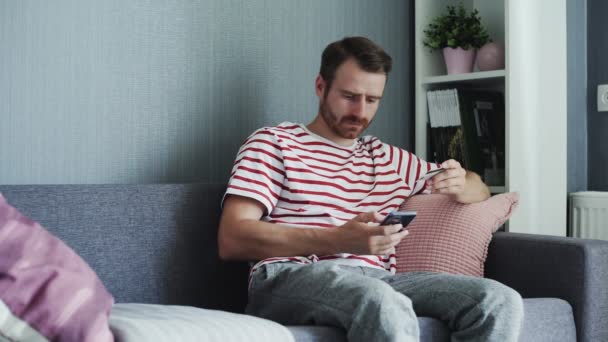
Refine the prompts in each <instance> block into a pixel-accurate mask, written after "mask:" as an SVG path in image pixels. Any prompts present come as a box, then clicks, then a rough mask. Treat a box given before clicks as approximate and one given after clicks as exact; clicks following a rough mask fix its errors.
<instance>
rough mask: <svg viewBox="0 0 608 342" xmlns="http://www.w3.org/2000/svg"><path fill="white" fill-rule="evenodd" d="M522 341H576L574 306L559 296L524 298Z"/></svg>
mask: <svg viewBox="0 0 608 342" xmlns="http://www.w3.org/2000/svg"><path fill="white" fill-rule="evenodd" d="M519 340H520V341H522V342H526V341H530V342H532V341H534V342H575V341H576V327H575V326H574V317H573V316H572V307H571V306H570V304H568V302H566V301H565V300H562V299H557V298H526V299H524V326H523V329H522V332H521V336H520V338H519Z"/></svg>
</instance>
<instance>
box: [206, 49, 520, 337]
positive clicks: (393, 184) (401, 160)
mask: <svg viewBox="0 0 608 342" xmlns="http://www.w3.org/2000/svg"><path fill="white" fill-rule="evenodd" d="M391 63H392V62H391V58H390V56H388V54H386V52H384V51H383V50H382V49H381V48H380V47H379V46H377V45H376V44H374V43H373V42H372V41H370V40H368V39H366V38H362V37H352V38H345V39H343V40H341V41H338V42H334V43H332V44H330V45H328V46H327V47H326V49H325V50H324V52H323V56H322V61H321V70H320V73H319V75H318V77H317V79H316V81H315V90H316V94H317V96H318V97H319V112H318V114H317V116H316V118H315V119H314V120H313V121H312V122H311V123H310V124H308V125H307V126H304V125H301V124H293V123H288V122H287V123H282V124H280V125H278V126H276V127H266V128H262V129H260V130H258V131H256V132H255V133H254V134H252V135H251V136H250V137H249V138H248V139H247V140H246V141H245V143H244V144H243V146H242V147H241V149H240V150H239V153H238V155H237V160H236V162H235V165H234V168H233V171H232V174H231V177H230V181H229V184H228V189H227V191H226V196H225V199H224V202H223V213H222V218H221V222H220V230H219V237H218V242H219V252H220V256H221V257H222V258H224V259H241V260H261V261H259V262H258V263H257V264H255V265H254V266H253V267H252V269H251V273H250V284H249V303H248V305H247V309H246V311H247V313H249V314H252V315H257V316H260V317H264V318H268V319H271V320H275V321H277V322H280V323H283V324H288V325H298V324H319V325H329V326H336V327H340V328H343V329H344V330H345V331H346V334H347V337H348V340H349V341H417V340H418V338H419V328H418V321H417V318H416V313H417V314H419V315H424V316H432V317H436V318H438V319H441V320H443V321H445V322H446V323H447V324H448V326H449V328H450V329H451V330H452V331H453V334H452V340H453V341H501V342H503V341H516V340H517V338H518V335H519V330H520V326H521V321H522V319H523V317H522V316H523V304H522V300H521V297H520V296H519V294H518V293H517V292H515V291H514V290H512V289H510V288H508V287H506V286H504V285H502V284H500V283H498V282H495V281H492V280H488V279H480V278H475V277H467V276H458V275H449V274H440V273H431V272H412V273H404V274H398V275H395V269H396V268H395V265H396V263H395V255H394V247H395V246H396V245H397V244H398V243H399V242H400V241H401V240H402V239H403V238H406V236H407V234H408V233H407V230H403V231H401V228H402V227H401V225H400V224H397V225H386V226H380V225H379V222H381V220H382V219H383V217H384V216H385V215H386V214H387V213H389V212H391V211H393V210H395V209H397V208H398V207H399V205H400V204H401V203H402V202H403V201H404V200H406V199H407V198H408V197H409V196H411V195H413V194H415V193H418V192H425V193H439V194H445V195H446V196H451V197H452V198H453V199H454V200H455V201H458V202H462V203H472V202H478V201H482V200H485V199H487V198H488V197H489V191H488V188H487V187H486V186H485V184H484V183H483V182H482V181H481V180H480V178H479V176H478V175H476V174H474V173H472V172H468V171H465V170H464V169H463V168H462V167H461V166H460V164H459V163H458V162H457V161H455V160H448V161H445V162H443V163H442V164H441V165H438V164H434V163H428V162H426V161H424V160H421V159H419V158H417V157H416V156H415V155H413V154H411V153H409V152H407V151H404V150H402V149H400V148H397V147H394V146H390V145H388V144H384V143H382V142H381V141H380V140H379V139H378V138H375V137H371V136H364V137H361V138H359V135H360V134H361V133H362V132H363V131H364V130H365V128H366V127H367V126H368V125H369V124H370V122H371V121H372V119H373V118H374V115H375V114H376V111H377V109H378V106H379V103H380V100H381V98H382V95H383V93H384V86H385V84H386V81H387V76H388V73H389V72H390V69H391ZM439 167H443V168H445V169H446V170H445V171H444V172H442V173H440V174H438V175H436V176H434V177H433V178H432V179H431V180H430V181H429V182H426V183H425V181H424V180H423V179H422V177H423V176H424V175H425V174H426V173H427V172H429V171H431V170H434V169H437V168H439Z"/></svg>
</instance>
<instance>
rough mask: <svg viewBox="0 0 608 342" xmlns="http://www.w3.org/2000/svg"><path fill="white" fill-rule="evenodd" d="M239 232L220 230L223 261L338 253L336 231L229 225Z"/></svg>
mask: <svg viewBox="0 0 608 342" xmlns="http://www.w3.org/2000/svg"><path fill="white" fill-rule="evenodd" d="M225 224H235V225H238V229H229V230H224V232H226V231H230V234H228V233H223V232H222V229H220V235H219V249H220V250H219V252H220V256H221V257H222V258H223V259H239V260H262V259H265V258H270V257H277V256H293V255H302V256H308V255H311V254H317V255H328V254H334V253H338V247H337V246H336V244H335V243H334V241H336V238H335V235H336V233H337V230H335V229H310V228H309V229H302V228H294V227H289V226H284V225H279V224H274V223H268V222H264V221H259V220H241V221H238V222H226V223H225Z"/></svg>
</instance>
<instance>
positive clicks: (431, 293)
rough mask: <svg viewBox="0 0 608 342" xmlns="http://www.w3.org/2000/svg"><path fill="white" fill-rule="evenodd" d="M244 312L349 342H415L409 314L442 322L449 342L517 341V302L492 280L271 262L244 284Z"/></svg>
mask: <svg viewBox="0 0 608 342" xmlns="http://www.w3.org/2000/svg"><path fill="white" fill-rule="evenodd" d="M246 313H248V314H251V315H255V316H259V317H263V318H268V319H271V320H273V321H277V322H279V323H282V324H285V325H315V324H316V325H328V326H334V327H339V328H342V329H344V330H345V331H346V334H347V337H348V340H349V341H366V342H368V341H378V342H380V341H400V342H401V341H418V339H419V335H420V333H419V328H418V320H417V318H416V315H419V316H429V317H434V318H437V319H440V320H442V321H444V322H445V323H446V324H447V326H448V327H449V328H450V330H451V331H452V341H486V342H487V341H500V342H509V341H517V340H518V337H519V332H520V330H521V325H522V320H523V302H522V299H521V296H520V295H519V294H518V293H517V292H516V291H514V290H513V289H511V288H509V287H507V286H505V285H502V284H500V283H499V282H496V281H494V280H490V279H484V278H476V277H469V276H460V275H451V274H445V273H432V272H411V273H402V274H397V275H392V274H390V273H389V272H386V271H383V270H380V269H374V268H370V267H351V266H341V265H335V264H331V263H327V262H319V263H314V264H310V265H300V264H295V263H274V264H268V265H266V266H263V267H260V268H259V269H258V270H256V272H255V274H254V275H253V277H252V279H251V284H250V288H249V303H248V305H247V308H246Z"/></svg>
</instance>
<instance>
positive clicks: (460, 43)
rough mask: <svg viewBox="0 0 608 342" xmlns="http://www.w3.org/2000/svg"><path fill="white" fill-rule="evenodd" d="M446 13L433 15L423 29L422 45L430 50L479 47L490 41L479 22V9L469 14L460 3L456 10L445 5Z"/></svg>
mask: <svg viewBox="0 0 608 342" xmlns="http://www.w3.org/2000/svg"><path fill="white" fill-rule="evenodd" d="M446 8H447V14H444V15H440V16H437V17H435V18H434V19H433V20H432V21H431V23H429V25H428V27H427V29H426V30H424V34H425V39H424V41H423V44H424V46H426V47H428V48H429V49H431V51H432V50H438V49H443V48H445V47H451V48H457V47H461V48H463V49H465V50H466V49H470V48H480V47H481V46H482V45H484V44H485V43H487V42H489V41H491V39H490V37H489V35H488V32H487V31H486V29H485V28H484V27H483V25H482V24H481V18H480V17H479V11H477V10H476V9H473V10H472V11H471V13H470V14H467V10H466V9H465V8H464V5H463V4H462V3H460V5H459V7H458V11H456V8H455V7H454V6H446Z"/></svg>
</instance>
